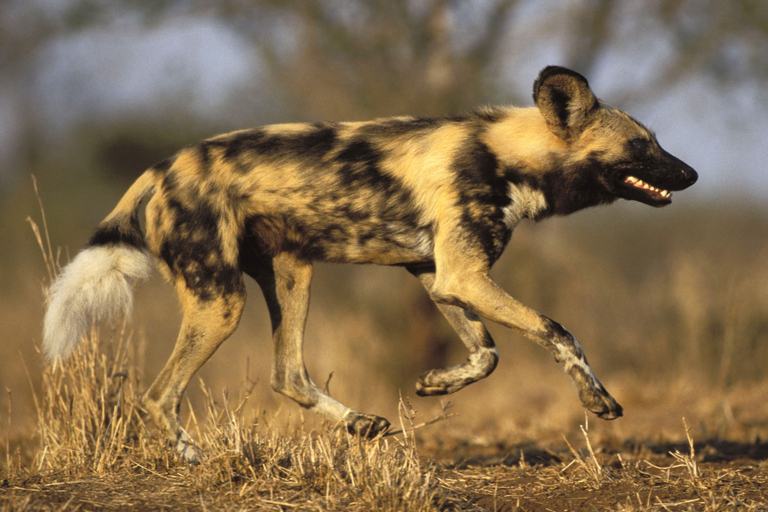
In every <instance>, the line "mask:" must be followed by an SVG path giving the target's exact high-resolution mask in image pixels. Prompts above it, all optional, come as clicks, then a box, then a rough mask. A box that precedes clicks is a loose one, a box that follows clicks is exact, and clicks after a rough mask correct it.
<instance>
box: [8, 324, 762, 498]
mask: <svg viewBox="0 0 768 512" xmlns="http://www.w3.org/2000/svg"><path fill="white" fill-rule="evenodd" d="M95 334H96V333H94V335H92V336H91V337H89V339H88V340H87V343H85V344H84V345H83V346H81V347H80V349H79V350H78V353H77V354H76V355H75V356H73V357H72V358H71V360H69V361H68V362H67V363H65V364H64V365H59V366H57V367H49V368H46V369H45V371H44V384H43V392H42V393H41V395H40V396H38V397H37V403H36V408H37V427H38V430H37V432H35V433H34V434H29V438H30V439H31V438H34V442H33V443H28V444H26V446H25V445H23V444H22V443H19V442H18V440H14V441H10V440H6V446H7V447H8V448H10V449H9V450H7V451H6V453H5V454H4V457H3V464H2V469H1V470H0V471H1V473H0V479H2V488H0V500H1V501H0V503H1V504H2V506H3V509H4V510H21V509H42V510H95V509H116V510H117V509H119V510H125V509H131V508H132V509H141V510H145V509H161V508H163V509H165V508H175V509H183V510H186V509H200V510H203V509H227V510H229V509H239V510H252V509H262V508H263V509H266V510H290V509H299V510H366V511H367V510H392V511H402V510H409V511H410V510H414V511H418V510H454V509H455V510H622V511H629V510H632V511H635V510H708V511H709V510H711V511H715V510H765V507H766V506H767V504H768V462H766V459H768V444H766V443H761V442H759V441H757V442H752V443H747V442H744V443H730V444H729V443H725V442H718V441H710V442H706V443H704V445H702V446H700V447H699V448H698V450H697V449H696V448H695V443H694V440H693V438H692V437H691V434H690V429H689V428H688V426H687V424H685V423H681V425H680V431H681V432H682V433H683V434H684V436H685V439H686V440H685V442H682V443H658V442H657V443H647V442H645V441H638V442H629V441H617V440H611V439H603V440H597V441H595V440H592V439H591V437H590V436H591V434H590V433H589V430H588V426H586V425H585V426H582V427H581V428H580V431H581V441H580V442H578V443H571V442H570V441H569V440H567V439H565V440H564V442H563V443H559V444H558V443H550V444H543V443H535V444H528V445H524V446H505V445H503V444H496V445H494V446H487V445H485V446H479V445H478V446H474V447H470V448H469V450H466V448H465V449H464V453H463V454H462V455H458V454H459V453H461V452H462V450H461V449H459V448H458V447H456V446H454V447H446V446H443V449H442V450H435V449H434V448H433V447H430V445H434V443H435V440H436V439H439V430H440V428H441V427H442V426H443V424H442V423H438V424H435V423H434V422H433V423H432V425H431V426H430V427H429V428H427V429H426V430H425V431H422V430H419V429H418V425H415V424H416V423H418V421H417V420H416V419H415V417H414V415H415V412H414V411H413V410H412V408H411V406H410V404H408V401H407V399H404V400H403V403H402V414H401V417H400V419H401V423H402V426H403V430H404V432H403V433H401V434H399V435H397V436H390V437H387V438H380V439H376V440H374V441H363V440H360V439H358V438H355V437H351V436H349V435H347V434H345V433H343V432H341V431H339V430H336V429H333V428H332V426H326V428H323V429H320V430H319V431H307V430H304V429H302V428H293V429H292V430H291V431H290V432H288V433H287V434H286V433H284V432H281V431H280V430H281V429H279V428H276V427H274V426H272V425H270V424H268V423H267V422H266V421H264V420H261V421H259V420H254V419H253V418H246V417H245V415H244V413H243V411H244V410H245V407H244V405H245V403H246V402H247V401H248V399H249V396H248V395H243V396H241V397H238V398H237V399H236V400H231V399H230V397H228V396H227V394H226V393H224V394H223V395H222V396H221V397H219V398H218V399H217V398H215V397H214V394H213V392H212V391H210V390H208V389H207V388H206V387H205V386H204V385H203V384H202V383H201V387H202V389H203V394H204V396H205V397H206V402H207V403H206V406H205V408H204V410H205V413H204V416H199V417H198V416H193V417H192V418H191V420H190V423H191V424H190V425H188V427H189V430H190V431H191V432H193V433H194V435H195V436H196V438H197V439H198V441H199V444H200V447H201V449H202V451H203V453H204V459H203V460H202V462H201V464H200V465H199V466H188V465H186V464H184V463H182V462H180V461H178V460H177V459H176V457H175V455H174V454H173V453H172V450H170V449H168V448H166V447H165V446H163V445H162V443H160V442H159V441H158V438H157V437H156V435H155V433H154V432H153V429H152V427H151V426H150V425H148V424H147V421H146V418H145V415H144V412H143V410H142V408H141V405H140V403H139V396H140V395H139V393H138V392H137V390H138V389H139V388H140V386H139V383H138V382H137V377H136V375H137V372H136V367H135V365H134V363H133V361H132V356H131V355H130V351H129V350H127V348H126V347H127V346H128V343H127V341H128V340H129V336H128V335H126V333H125V331H124V330H122V329H117V330H115V338H116V340H115V341H113V342H111V343H109V344H100V343H99V342H98V340H99V336H97V335H95ZM100 345H101V346H100ZM104 345H110V346H112V347H113V349H112V350H108V349H106V348H107V347H105V346H104ZM108 354H109V355H108ZM444 419H446V415H444V416H442V417H441V421H442V420H444ZM449 421H450V420H449ZM423 423H430V422H429V421H427V422H423ZM414 426H415V427H417V428H416V432H417V433H419V435H418V436H416V435H414V430H413V429H414ZM430 429H431V430H430ZM6 433H7V432H6ZM30 439H27V441H30ZM443 441H445V442H449V441H446V440H443ZM14 445H15V446H14ZM420 445H424V446H420ZM471 452H474V453H475V455H470V453H471Z"/></svg>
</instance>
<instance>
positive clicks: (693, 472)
mask: <svg viewBox="0 0 768 512" xmlns="http://www.w3.org/2000/svg"><path fill="white" fill-rule="evenodd" d="M683 426H684V427H685V437H686V439H687V440H688V449H689V453H688V454H684V453H680V451H679V450H674V451H671V452H669V454H670V455H672V457H674V458H675V460H677V461H678V462H679V463H680V464H681V465H682V466H683V467H685V468H686V469H687V470H688V476H689V477H690V478H691V482H692V483H693V484H696V483H697V481H698V479H699V478H700V477H701V471H700V470H699V465H698V463H697V462H696V451H695V450H694V447H693V437H691V429H690V428H689V427H688V423H687V422H686V421H685V418H683Z"/></svg>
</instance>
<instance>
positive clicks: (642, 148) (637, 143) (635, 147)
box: [629, 139, 648, 155]
mask: <svg viewBox="0 0 768 512" xmlns="http://www.w3.org/2000/svg"><path fill="white" fill-rule="evenodd" d="M629 150H630V151H631V152H632V154H633V155H644V154H646V153H647V152H648V141H647V140H645V139H632V140H630V141H629Z"/></svg>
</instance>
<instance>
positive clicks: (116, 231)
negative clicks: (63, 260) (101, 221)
mask: <svg viewBox="0 0 768 512" xmlns="http://www.w3.org/2000/svg"><path fill="white" fill-rule="evenodd" d="M106 245H129V246H131V247H135V248H137V249H141V250H144V249H146V247H147V243H146V242H145V240H144V236H143V235H142V233H141V227H140V226H139V219H138V218H137V217H135V216H134V217H131V220H130V229H127V230H126V229H121V225H120V223H119V222H115V223H110V224H106V225H102V226H99V228H98V229H97V230H96V232H95V233H94V234H93V236H92V237H91V238H90V240H88V243H87V244H86V247H102V246H106Z"/></svg>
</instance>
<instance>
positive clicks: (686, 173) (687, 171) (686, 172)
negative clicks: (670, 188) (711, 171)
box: [682, 166, 699, 187]
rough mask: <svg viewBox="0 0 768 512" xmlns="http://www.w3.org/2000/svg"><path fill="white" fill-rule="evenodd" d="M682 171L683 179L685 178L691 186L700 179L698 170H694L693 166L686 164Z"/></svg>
mask: <svg viewBox="0 0 768 512" xmlns="http://www.w3.org/2000/svg"><path fill="white" fill-rule="evenodd" d="M682 172H683V179H684V180H685V182H686V183H687V184H688V186H689V187H690V186H691V185H693V184H694V183H696V180H698V179H699V174H698V173H697V172H696V171H694V170H693V168H691V167H688V166H685V167H684V168H683V169H682Z"/></svg>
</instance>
